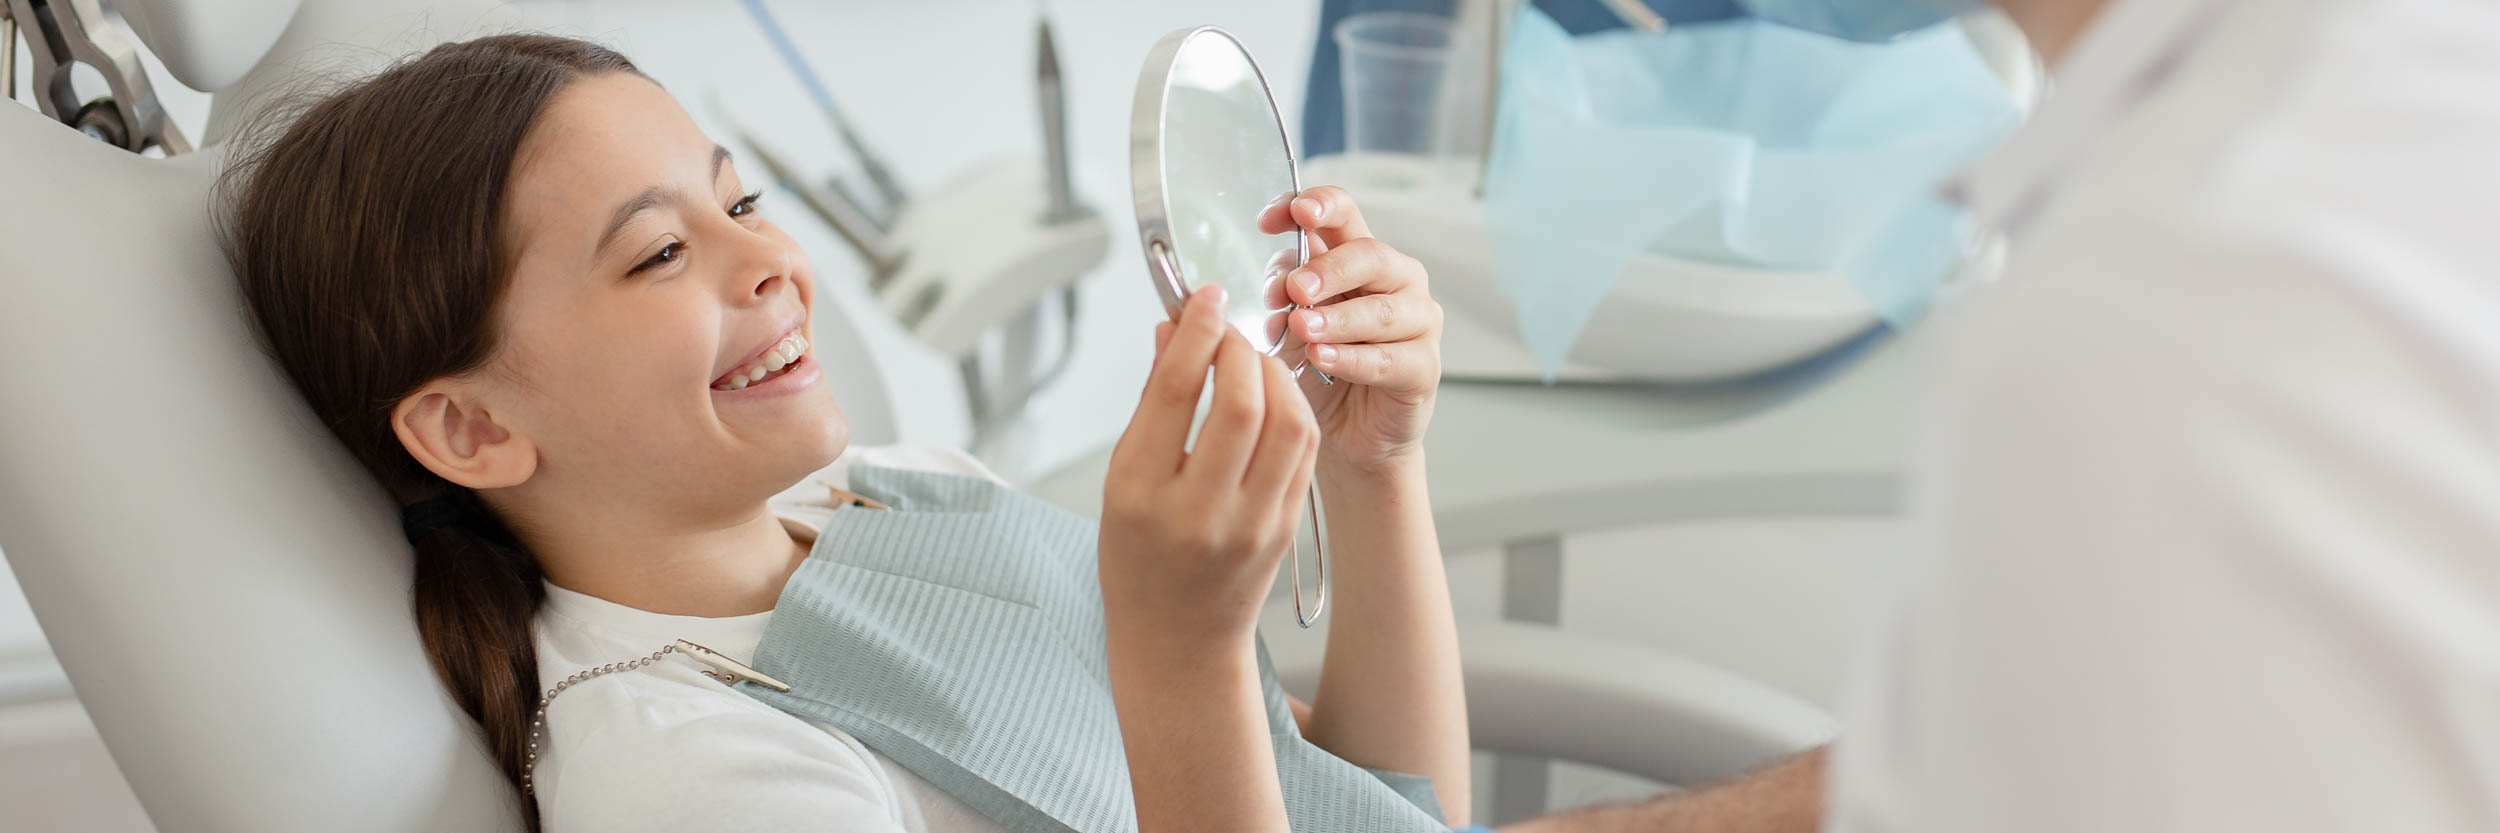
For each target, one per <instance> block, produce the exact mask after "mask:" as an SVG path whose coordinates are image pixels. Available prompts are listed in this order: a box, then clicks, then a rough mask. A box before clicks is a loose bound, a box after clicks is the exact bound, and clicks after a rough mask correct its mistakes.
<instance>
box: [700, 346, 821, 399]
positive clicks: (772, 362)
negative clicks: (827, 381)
mask: <svg viewBox="0 0 2500 833" xmlns="http://www.w3.org/2000/svg"><path fill="white" fill-rule="evenodd" d="M804 355H807V339H806V338H804V337H801V336H797V335H792V336H790V337H788V338H784V339H782V340H781V343H779V344H775V345H773V349H770V350H766V351H764V356H763V358H762V359H760V360H758V361H757V362H756V364H755V366H753V367H749V368H747V369H745V370H741V371H738V372H737V373H734V374H731V375H730V377H729V382H728V384H725V385H722V386H721V387H722V389H724V390H738V389H740V388H744V387H746V386H748V385H752V384H755V383H757V382H761V381H764V377H766V376H770V375H772V374H773V373H774V372H775V371H778V370H780V369H782V368H785V367H789V366H790V363H791V362H795V361H798V360H799V357H800V356H804Z"/></svg>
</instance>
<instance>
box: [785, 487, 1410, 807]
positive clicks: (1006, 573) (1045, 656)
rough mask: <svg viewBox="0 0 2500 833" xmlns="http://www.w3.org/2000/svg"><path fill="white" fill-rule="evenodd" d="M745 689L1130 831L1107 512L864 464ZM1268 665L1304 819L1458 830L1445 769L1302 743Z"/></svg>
mask: <svg viewBox="0 0 2500 833" xmlns="http://www.w3.org/2000/svg"><path fill="white" fill-rule="evenodd" d="M850 477H851V490H852V491H855V492H858V493H859V494H861V495H863V496H866V497H868V498H871V499H873V500H876V501H878V502H881V503H884V504H886V505H887V506H889V507H892V508H891V509H890V510H876V509H869V508H864V507H857V506H852V507H844V508H842V509H840V510H838V511H836V512H834V513H833V517H832V519H831V520H830V521H828V522H827V523H826V524H825V528H824V531H823V533H822V534H821V535H819V536H818V537H817V539H816V544H815V546H814V548H813V549H812V550H811V551H810V552H809V554H808V557H807V560H806V561H805V562H804V563H802V564H801V565H800V566H799V568H798V570H797V572H795V573H792V574H791V576H790V581H789V584H788V585H787V586H786V587H784V588H783V589H782V592H781V601H780V603H779V605H778V606H777V607H775V608H774V611H773V617H772V621H771V623H770V624H769V625H767V626H766V628H765V630H764V638H763V642H762V643H761V644H760V645H758V646H757V648H756V651H755V662H754V666H755V669H756V670H757V671H760V672H763V673H764V674H767V675H770V676H772V677H775V678H777V679H779V680H780V681H782V682H784V683H787V684H789V686H790V690H789V691H787V692H776V691H774V690H772V689H770V688H766V687H764V686H761V685H757V684H755V683H752V682H741V683H738V684H737V686H736V687H737V689H738V690H739V691H743V692H746V693H747V694H748V695H750V696H753V697H755V698H756V699H758V700H762V701H764V702H765V703H767V704H770V705H772V706H774V707H776V708H779V709H781V710H783V711H786V712H789V713H791V714H794V715H798V716H800V717H804V718H808V719H812V720H817V721H821V722H824V723H826V724H829V725H831V726H833V727H835V728H838V729H841V730H842V731H844V732H848V733H850V734H851V735H852V736H853V737H856V738H858V739H859V741H860V742H861V743H863V744H866V745H867V746H868V747H869V748H871V749H875V750H877V752H878V753H880V754H882V755H884V756H886V757H887V758H890V759H893V760H894V761H895V762H897V763H900V764H902V765H903V766H904V767H906V768H908V769H910V770H911V771H912V772H913V773H914V774H917V775H919V776H920V777H921V778H923V779H926V780H927V781H929V782H930V783H931V784H934V785H936V786H937V787H938V788H939V789H942V790H945V791H946V792H947V793H948V794H951V795H953V796H955V797H956V798H958V799H961V800H963V801H964V802H965V803H966V804H969V805H971V806H972V807H973V808H974V809H977V810H979V811H981V813H982V814H984V815H987V816H989V817H990V818H991V819H994V820H996V821H998V822H999V823H1000V824H1002V825H1004V826H1006V827H1007V828H1008V829H1010V830H1015V831H1019V833H1130V832H1131V831H1135V830H1136V829H1137V811H1136V806H1135V805H1134V803H1132V800H1131V796H1130V791H1129V774H1128V763H1127V757H1126V755H1125V754H1124V753H1123V751H1122V748H1121V744H1120V726H1119V718H1118V715H1117V714H1116V713H1115V712H1114V710H1113V707H1112V701H1111V681H1110V676H1109V673H1110V672H1109V669H1108V667H1107V666H1106V665H1105V651H1104V646H1103V618H1102V587H1101V584H1100V580H1099V578H1098V576H1097V574H1096V572H1095V547H1094V540H1095V533H1096V527H1095V524H1094V523H1092V522H1090V521H1087V520H1085V519H1084V518H1080V517H1077V516H1076V515H1073V514H1070V513H1068V512H1066V511H1063V510H1061V509H1059V508H1057V507H1054V506H1051V505H1050V504H1047V503H1044V502H1042V501H1040V500H1037V499H1035V498H1033V497H1030V496H1027V495H1024V494H1021V493H1018V492H1016V491H1014V490H1012V489H1009V488H1007V487H1005V486H1002V485H999V484H996V483H992V482H989V481H986V480H981V479H976V478H969V477H959V476H955V475H946V474H937V473H934V472H919V471H905V470H900V469H881V468H869V467H859V468H853V469H851V472H850ZM1259 671H1260V678H1261V682H1262V684H1263V686H1264V687H1265V689H1266V692H1267V712H1268V718H1267V719H1268V726H1269V727H1270V730H1271V734H1272V737H1273V740H1274V741H1275V749H1276V768H1277V774H1278V775H1279V776H1280V777H1281V780H1282V782H1283V785H1284V796H1285V810H1286V814H1287V816H1288V817H1289V818H1290V819H1291V821H1292V825H1293V830H1294V831H1295V833H1375V832H1377V833H1419V832H1421V831H1433V832H1435V833H1437V832H1438V831H1446V830H1447V829H1448V828H1447V827H1446V826H1445V825H1444V824H1443V823H1442V821H1441V819H1442V818H1443V817H1442V814H1441V808H1440V804H1439V802H1438V800H1437V799H1435V798H1434V797H1433V795H1432V787H1431V781H1430V780H1429V779H1426V778H1422V777H1418V776H1413V775H1402V774H1398V773H1385V772H1373V771H1370V770H1365V769H1363V768H1361V767H1358V766H1355V765H1353V764H1351V763H1347V762H1346V761H1344V760H1342V759H1339V758H1337V757H1336V756H1334V755H1330V754H1329V753H1328V752H1326V751H1325V750H1322V749H1320V748H1319V747H1317V746H1313V745H1311V744H1310V743H1309V742H1306V741H1304V740H1302V737H1301V733H1300V731H1299V730H1298V729H1297V728H1296V727H1295V726H1294V722H1293V715H1292V713H1291V712H1290V710H1288V709H1287V707H1286V702H1285V695H1284V690H1283V689H1282V688H1281V687H1279V686H1278V685H1277V683H1276V675H1275V672H1274V670H1273V669H1272V668H1271V667H1270V665H1269V662H1268V658H1267V650H1266V646H1265V644H1264V643H1262V644H1261V645H1260V647H1259Z"/></svg>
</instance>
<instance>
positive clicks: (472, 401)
mask: <svg viewBox="0 0 2500 833" xmlns="http://www.w3.org/2000/svg"><path fill="white" fill-rule="evenodd" d="M391 431H392V433H395V434H398V435H399V444H400V445H402V446H406V447H407V449H408V453H409V454H410V455H411V456H414V457H416V458H417V462H418V463H420V464H423V465H424V466H425V467H426V469H427V470H428V471H432V472H434V474H435V475H436V476H439V477H441V478H443V479H444V480H449V481H451V482H453V483H457V484H460V485H461V486H463V487H467V488H469V489H500V488H505V487H508V486H518V485H520V484H521V483H523V482H524V481H527V480H529V479H530V475H532V474H535V473H537V471H538V447H537V446H536V445H533V444H532V443H531V442H530V441H529V438H528V437H524V436H522V435H521V434H520V433H519V432H517V431H514V430H512V428H511V427H510V426H507V425H504V424H502V423H499V422H496V421H495V415H494V414H493V413H490V412H489V411H488V410H487V408H486V405H485V403H484V402H483V401H481V400H480V399H479V398H478V397H477V396H476V395H475V391H473V390H471V389H470V388H468V387H467V386H465V385H463V384H461V383H460V382H459V381H458V380H454V379H436V380H434V381H432V382H427V383H426V384H425V386H424V387H421V388H418V389H417V392H416V393H412V394H409V395H408V396H407V398H405V399H401V400H399V406H398V407H396V408H393V409H391Z"/></svg>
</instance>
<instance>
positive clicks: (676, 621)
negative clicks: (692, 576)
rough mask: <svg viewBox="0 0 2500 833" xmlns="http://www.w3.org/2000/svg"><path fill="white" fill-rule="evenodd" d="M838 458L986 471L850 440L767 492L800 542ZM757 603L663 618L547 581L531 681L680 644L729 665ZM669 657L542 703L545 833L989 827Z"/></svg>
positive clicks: (742, 646)
mask: <svg viewBox="0 0 2500 833" xmlns="http://www.w3.org/2000/svg"><path fill="white" fill-rule="evenodd" d="M852 465H874V466H880V467H887V468H906V469H919V470H924V471H939V472H946V473H950V474H962V475H969V476H974V477H986V478H990V479H992V480H995V479H997V475H994V474H991V473H990V471H989V470H988V469H987V468H984V467H983V466H982V465H981V463H980V462H979V461H977V460H974V459H973V458H972V457H970V456H968V455H965V454H964V453H962V452H959V451H954V450H951V449H936V448H900V447H884V448H857V449H852V450H851V451H849V452H848V453H845V454H844V455H843V456H842V459H840V460H839V461H836V462H835V463H834V464H833V465H832V466H828V467H826V468H825V469H824V470H822V471H819V472H817V473H815V474H813V475H809V476H808V477H807V479H806V480H804V481H801V482H800V483H799V484H798V485H796V486H792V487H790V489H789V490H788V491H785V492H782V493H781V494H780V495H778V496H775V497H774V498H773V500H772V507H773V510H774V512H775V514H777V515H779V516H780V517H781V520H782V523H784V524H787V525H789V526H790V527H791V529H792V531H793V532H804V534H805V535H806V536H807V537H809V538H813V537H814V536H815V534H816V533H817V531H818V530H819V529H821V528H822V527H823V524H824V522H825V520H826V519H827V518H828V517H830V516H831V515H832V513H833V501H832V497H831V494H830V493H829V492H828V491H827V488H826V487H828V486H842V485H847V484H848V476H847V472H848V470H849V467H850V466H852ZM771 618H772V613H770V612H769V611H768V612H764V613H754V614H748V615H745V616H729V617H722V618H707V617H700V616H671V615H666V614H660V613H652V612H649V611H644V610H638V609H635V608H630V607H626V606H624V605H620V604H617V603H615V602H610V601H606V600H604V599H599V598H594V597H591V596H587V595H583V594H581V593H576V592H573V591H570V590H566V589H564V588H561V587H556V586H554V585H548V586H547V602H546V605H545V606H544V607H543V608H541V609H540V611H539V614H538V619H537V630H538V634H537V641H538V675H539V681H540V682H541V683H542V684H543V685H551V684H552V683H553V682H554V681H556V680H560V679H563V678H565V677H568V676H571V675H573V674H574V673H577V672H580V671H583V670H585V669H589V668H594V667H597V666H601V665H606V664H608V663H612V662H624V661H628V660H632V659H636V658H640V657H646V656H649V655H650V654H651V652H653V651H656V650H659V648H660V646H662V645H666V644H669V643H670V642H671V641H674V640H677V639H685V640H688V641H691V642H694V643H697V644H700V645H703V646H705V647H709V648H711V649H713V650H716V651H719V652H721V653H723V654H727V655H729V656H730V657H732V658H735V659H737V660H738V661H740V662H747V661H750V660H751V659H753V657H754V656H755V646H756V643H758V642H760V641H762V639H763V637H764V625H765V623H766V622H767V621H768V620H770V619H771ZM701 668H702V666H701V665H700V664H699V663H696V662H694V661H693V660H688V659H684V658H681V657H676V656H671V657H669V658H666V659H663V660H662V661H660V662H657V663H653V664H652V665H650V666H648V667H645V668H641V669H638V670H634V671H620V672H617V673H613V674H608V675H605V676H601V677H598V678H596V679H592V680H588V681H585V682H583V683H581V684H579V685H576V686H574V687H572V688H571V689H568V690H566V691H565V693H564V694H563V696H560V697H557V698H556V700H555V702H554V703H552V704H549V705H548V707H547V735H548V736H547V738H545V739H543V740H541V741H540V743H539V756H538V769H537V772H536V775H535V778H536V787H537V792H538V810H539V813H540V817H541V818H542V820H543V821H544V822H545V826H546V830H547V831H548V833H568V832H569V831H602V832H603V833H614V832H615V831H639V830H649V831H672V832H673V831H685V830H774V831H779V830H821V831H863V832H865V831H911V833H955V832H956V831H962V832H963V833H995V832H996V831H1003V830H1004V829H1005V828H1002V827H1000V826H999V825H998V824H997V823H996V822H994V821H991V820H990V819H989V818H988V817H986V816H983V815H981V814H980V813H979V812H978V811H975V810H973V809H972V808H971V807H970V806H967V805H965V804H964V803H963V802H961V801H958V800H956V799H955V798H954V797H953V796H950V795H947V794H946V793H944V792H941V791H939V790H938V789H937V788H935V787H933V786H930V785H929V784H928V783H927V782H925V781H922V780H920V778H919V777H918V776H915V775H913V774H912V773H911V772H910V771H908V770H905V769H903V768H902V767H901V766H899V765H897V764H895V763H894V762H893V761H891V760H887V759H886V757H885V756H883V755H879V754H877V753H876V752H875V751H873V750H870V749H868V748H867V747H865V746H862V745H860V743H859V741H857V740H854V739H852V737H851V736H850V735H848V734H845V733H843V732H840V731H837V730H835V729H833V728H831V727H828V726H823V725H821V724H816V723H814V722H812V721H806V720H802V719H800V718H797V717H794V716H791V715H790V714H788V713H785V712H782V711H780V710H778V709H775V708H773V707H771V706H767V705H764V704H763V703H761V702H757V701H756V700H755V699H754V698H751V697H748V696H746V695H744V694H740V693H738V692H735V691H731V690H730V689H729V688H728V687H727V686H724V685H722V684H721V683H719V682H716V681H714V680H712V679H710V678H707V677H705V676H703V675H702V674H701V673H700V670H701Z"/></svg>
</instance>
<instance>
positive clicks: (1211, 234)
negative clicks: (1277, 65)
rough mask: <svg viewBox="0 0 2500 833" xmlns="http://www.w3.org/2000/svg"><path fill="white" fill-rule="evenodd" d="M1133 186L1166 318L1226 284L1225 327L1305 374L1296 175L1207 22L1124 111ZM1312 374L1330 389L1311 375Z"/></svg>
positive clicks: (1229, 41) (1240, 69) (1314, 497)
mask: <svg viewBox="0 0 2500 833" xmlns="http://www.w3.org/2000/svg"><path fill="white" fill-rule="evenodd" d="M1129 182H1130V184H1131V187H1132V188H1133V189H1134V191H1135V196H1136V198H1137V235H1138V239H1139V242H1140V243H1141V244H1143V246H1144V248H1145V253H1146V274H1147V275H1149V276H1151V277H1152V278H1153V279H1154V284H1155V291H1156V293H1157V294H1160V295H1161V296H1162V297H1163V306H1164V308H1165V311H1166V312H1167V313H1169V314H1170V315H1172V316H1173V318H1174V319H1175V320H1177V319H1178V318H1179V316H1180V310H1181V301H1182V299H1184V298H1187V297H1188V296H1189V293H1190V291H1191V290H1193V289H1196V288H1198V287H1203V286H1222V287H1223V288H1224V295H1225V299H1226V306H1227V308H1226V309H1225V311H1224V317H1225V320H1227V321H1230V322H1232V325H1233V328H1234V329H1237V330H1240V331H1241V334H1242V335H1243V336H1246V337H1248V338H1249V340H1250V346H1252V347H1254V348H1257V349H1258V351H1259V352H1261V353H1264V354H1267V355H1270V356H1279V357H1281V358H1283V359H1284V360H1285V364H1286V366H1288V367H1291V368H1293V369H1294V372H1295V373H1296V374H1297V375H1299V374H1301V373H1303V372H1304V371H1305V369H1306V368H1307V367H1308V363H1307V362H1306V361H1305V360H1304V359H1303V355H1302V348H1303V345H1302V343H1301V340H1300V339H1299V338H1297V337H1295V336H1293V335H1291V334H1290V332H1289V330H1288V329H1287V328H1286V326H1285V320H1286V318H1285V316H1286V315H1287V314H1289V313H1291V312H1293V310H1294V309H1295V307H1294V305H1293V302H1292V301H1290V300H1288V299H1287V298H1286V296H1285V291H1284V283H1283V282H1284V278H1285V274H1286V273H1288V272H1292V271H1293V270H1294V269H1296V268H1299V267H1301V266H1302V262H1303V261H1304V260H1305V259H1307V258H1309V257H1310V253H1311V250H1310V244H1309V243H1308V242H1307V241H1306V240H1305V239H1304V238H1303V230H1302V228H1301V227H1300V226H1298V225H1296V224H1295V223H1294V221H1293V219H1292V215H1291V214H1290V213H1289V212H1288V211H1287V209H1286V205H1287V204H1288V203H1290V202H1292V200H1293V198H1294V197H1295V196H1296V195H1298V194H1300V193H1301V190H1302V186H1301V175H1300V174H1299V173H1298V172H1296V171H1295V169H1294V159H1293V146H1292V144H1291V143H1290V142H1289V141H1288V140H1287V139H1286V136H1285V122H1284V119H1283V117H1282V116H1280V115H1278V114H1277V110H1276V100H1275V98H1273V97H1271V96H1270V95H1269V94H1268V90H1267V78H1266V77H1265V76H1263V75H1261V74H1260V73H1259V65H1258V63H1257V62H1255V61H1252V60H1251V59H1250V50H1249V49H1248V48H1247V47H1244V46H1242V44H1241V41H1240V40H1238V39H1235V38H1234V37H1233V35H1232V33H1230V32H1226V31H1224V30H1222V29H1218V28H1216V27H1213V26H1200V27H1198V28H1195V29H1184V30H1181V31H1178V32H1173V33H1172V34H1169V35H1166V36H1164V38H1163V40H1161V41H1159V42H1157V43H1156V44H1155V47H1154V51H1152V52H1149V53H1147V55H1146V68H1145V71H1144V72H1143V73H1142V74H1140V75H1139V76H1138V78H1137V100H1136V104H1135V106H1134V107H1133V108H1132V109H1131V111H1130V121H1129ZM1269 229H1274V230H1275V231H1273V232H1271V231H1269ZM1309 372H1311V373H1313V374H1315V375H1318V376H1319V378H1320V380H1321V381H1322V382H1327V381H1328V377H1327V376H1326V375H1324V374H1319V373H1318V371H1317V370H1310V371H1309ZM1309 509H1310V512H1309V516H1310V519H1311V524H1312V525H1313V527H1314V533H1313V535H1312V537H1313V539H1314V541H1315V546H1314V547H1313V550H1314V551H1315V553H1316V555H1317V557H1316V559H1315V561H1316V562H1317V566H1318V571H1319V576H1318V582H1316V584H1317V585H1318V598H1317V600H1316V601H1314V602H1313V603H1312V605H1311V607H1310V611H1309V613H1308V614H1307V615H1306V614H1305V613H1304V612H1303V606H1302V563H1301V558H1300V555H1301V553H1300V545H1299V544H1298V543H1297V544H1296V545H1295V550H1296V551H1295V552H1294V553H1293V556H1294V557H1293V559H1292V560H1291V561H1290V562H1289V563H1291V564H1292V565H1293V567H1292V572H1293V587H1294V595H1293V609H1294V616H1295V619H1296V620H1297V621H1299V622H1300V623H1301V624H1302V626H1303V627H1306V628H1307V627H1310V626H1311V624H1312V623H1313V622H1317V621H1319V614H1320V611H1321V610H1322V609H1324V608H1325V607H1326V605H1327V601H1328V588H1327V581H1328V554H1327V550H1326V547H1327V543H1326V540H1325V537H1324V536H1323V535H1321V534H1319V533H1318V531H1317V530H1318V528H1319V526H1320V524H1321V523H1322V521H1321V518H1320V513H1319V491H1318V487H1317V486H1313V488H1312V491H1311V496H1310V499H1309ZM1297 537H1298V536H1297Z"/></svg>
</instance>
